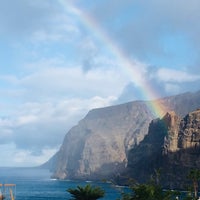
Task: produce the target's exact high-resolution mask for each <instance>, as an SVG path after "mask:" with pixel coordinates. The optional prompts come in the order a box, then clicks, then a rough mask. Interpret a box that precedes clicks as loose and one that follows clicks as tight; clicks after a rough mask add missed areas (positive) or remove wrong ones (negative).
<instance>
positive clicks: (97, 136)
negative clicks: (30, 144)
mask: <svg viewBox="0 0 200 200" xmlns="http://www.w3.org/2000/svg"><path fill="white" fill-rule="evenodd" d="M157 101H159V103H160V104H162V105H163V106H165V107H167V109H168V110H174V111H175V112H176V113H178V115H179V116H184V115H185V114H186V113H188V112H190V111H192V110H195V109H196V108H198V107H199V106H200V92H197V93H186V94H181V95H177V96H172V97H168V98H164V99H159V100H157ZM149 103H150V102H144V101H135V102H130V103H126V104H123V105H117V106H111V107H107V108H100V109H94V110H91V111H90V112H89V113H88V114H87V115H86V117H85V118H84V119H82V120H81V121H80V122H79V123H78V125H77V126H74V127H73V128H72V129H71V130H70V131H69V132H68V133H67V134H66V136H65V139H64V141H63V144H62V146H61V148H60V150H59V152H58V153H57V154H56V155H55V156H54V157H53V158H52V159H50V160H49V162H47V163H46V164H45V166H46V167H48V168H50V169H51V170H52V171H53V177H55V178H61V179H66V178H70V179H90V180H91V179H102V178H106V179H109V178H113V177H116V175H117V177H119V176H120V175H121V174H123V172H124V170H125V169H126V168H127V164H128V169H129V170H130V169H131V168H132V170H131V173H132V174H133V175H134V174H136V175H138V177H140V178H141V180H145V178H146V177H147V175H149V174H150V173H151V170H153V168H157V167H159V166H161V165H163V164H162V163H163V162H164V159H163V157H162V156H164V157H165V158H166V157H168V156H169V157H170V155H169V152H170V153H173V152H177V151H178V150H179V149H180V148H181V146H184V145H186V143H187V142H186V141H189V139H188V137H187V136H186V135H184V136H182V139H181V134H180V131H179V126H183V127H184V126H185V127H186V126H187V125H184V122H182V121H183V120H182V121H181V119H180V117H178V116H177V115H176V114H175V113H173V112H172V113H171V112H169V113H168V114H167V115H166V116H165V123H164V121H163V120H159V119H157V120H153V121H152V119H153V118H154V116H153V114H152V112H151V110H150V109H149V106H148V104H149ZM154 103H155V102H154ZM151 121H152V122H151ZM180 121H181V123H180V124H181V125H179V122H180ZM150 122H151V123H150ZM149 124H150V125H149ZM147 134H148V135H147ZM146 135H147V137H145V136H146ZM144 137H145V140H143V139H144ZM193 139H194V141H196V140H197V136H195V134H193ZM183 140H184V141H185V142H184V143H182V142H180V141H183ZM192 144H193V145H194V146H195V144H196V143H192ZM187 145H189V144H187ZM167 162H170V161H169V159H168V160H167ZM172 162H173V161H172ZM128 175H129V176H130V174H128ZM148 177H149V176H148Z"/></svg>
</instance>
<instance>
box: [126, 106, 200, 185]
mask: <svg viewBox="0 0 200 200" xmlns="http://www.w3.org/2000/svg"><path fill="white" fill-rule="evenodd" d="M128 161H129V162H128V167H127V171H126V173H125V174H124V175H126V176H129V177H130V176H131V177H132V178H134V179H136V180H138V181H147V180H148V179H149V178H150V176H151V175H152V174H153V173H154V170H155V169H161V174H162V178H161V181H162V185H163V186H165V187H167V188H184V186H185V185H184V184H185V183H187V181H188V180H187V178H186V177H187V174H188V172H189V170H191V169H193V168H197V169H199V168H200V110H196V111H193V112H190V113H189V114H187V115H186V116H185V117H184V118H182V119H181V118H180V117H179V116H177V115H176V114H175V112H168V113H167V114H166V115H165V116H164V117H163V119H161V120H160V119H158V120H154V121H152V122H151V123H150V126H149V132H148V134H147V135H146V137H145V138H144V140H143V141H142V142H141V143H140V144H139V145H138V146H137V147H136V148H134V149H132V150H131V151H130V152H129V157H128Z"/></svg>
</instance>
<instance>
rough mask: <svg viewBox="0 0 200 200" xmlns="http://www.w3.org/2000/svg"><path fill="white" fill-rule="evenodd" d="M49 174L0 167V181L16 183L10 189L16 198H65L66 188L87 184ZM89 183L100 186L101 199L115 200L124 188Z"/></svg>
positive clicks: (35, 170) (55, 199)
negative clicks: (102, 194) (103, 194)
mask: <svg viewBox="0 0 200 200" xmlns="http://www.w3.org/2000/svg"><path fill="white" fill-rule="evenodd" d="M50 176H51V174H50V173H49V171H48V170H44V169H31V168H0V183H3V184H7V183H13V184H16V188H13V189H12V190H13V192H14V193H15V199H16V200H33V199H34V200H37V199H40V200H47V199H49V200H51V199H54V200H57V199H59V200H67V199H70V198H71V196H70V194H69V193H68V192H67V191H66V190H67V189H68V188H76V187H77V185H81V186H84V185H86V184H88V182H78V181H69V180H65V181H61V180H55V179H51V178H50ZM90 184H91V185H94V186H100V187H101V188H103V189H104V190H105V192H106V194H105V197H104V198H101V199H102V200H111V199H112V200H115V199H117V198H119V197H120V196H121V192H122V190H124V188H120V187H115V186H113V185H112V184H109V183H101V182H98V183H97V182H90ZM6 199H9V198H8V197H7V198H6Z"/></svg>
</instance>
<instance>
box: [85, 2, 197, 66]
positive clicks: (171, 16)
mask: <svg viewBox="0 0 200 200" xmlns="http://www.w3.org/2000/svg"><path fill="white" fill-rule="evenodd" d="M87 12H88V13H90V15H91V16H92V17H93V18H94V19H96V20H97V22H98V23H100V24H101V25H102V26H103V27H104V28H105V29H106V30H107V31H108V32H109V33H110V34H111V36H110V37H112V38H114V41H116V43H118V45H120V46H121V48H123V49H124V50H125V52H126V53H127V54H129V55H130V56H134V57H136V58H138V59H141V60H143V61H144V60H146V61H147V62H148V61H149V57H152V56H154V57H155V56H156V57H162V58H163V60H165V61H167V60H169V59H171V57H172V56H174V58H176V57H177V56H179V52H178V50H179V49H178V48H177V53H176V51H175V50H174V51H173V52H172V53H173V54H174V55H169V54H168V52H166V50H165V46H163V44H162V40H163V38H164V37H166V36H168V35H171V34H175V35H178V36H179V35H180V36H183V37H185V39H186V40H187V42H188V43H189V45H191V48H193V49H190V51H191V50H192V51H193V52H192V53H193V54H195V52H199V51H200V39H199V34H200V23H199V18H200V1H198V0H192V1H186V0H184V1H180V0H164V1H160V0H150V1H145V0H140V1H139V0H137V1H122V0H119V1H117V2H116V3H114V4H113V1H112V0H109V1H106V2H105V1H102V2H100V3H98V4H96V6H93V7H92V9H90V10H87ZM122 13H123V14H124V13H127V16H126V15H125V17H124V15H123V16H122ZM120 20H122V21H123V23H120ZM124 20H125V22H124ZM116 24H117V26H116ZM174 48H175V47H174ZM186 53H188V54H189V53H190V52H189V51H188V52H186ZM183 59H184V58H183ZM195 59H197V56H194V58H193V60H192V61H191V62H192V63H189V64H195ZM171 63H172V64H174V65H175V62H172V61H171ZM152 64H153V63H152ZM186 64H188V63H186Z"/></svg>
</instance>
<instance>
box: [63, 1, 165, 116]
mask: <svg viewBox="0 0 200 200" xmlns="http://www.w3.org/2000/svg"><path fill="white" fill-rule="evenodd" d="M59 3H60V4H61V6H62V7H63V8H64V9H65V10H66V11H67V12H69V13H72V14H73V15H75V16H76V17H78V19H79V20H80V21H81V23H82V24H83V25H84V26H86V27H87V29H89V30H90V31H91V32H93V33H94V32H95V36H96V37H97V38H98V39H99V40H100V41H101V42H102V43H103V44H105V46H106V48H108V50H109V52H111V53H112V55H113V56H114V57H115V58H116V59H117V61H118V63H119V66H121V68H122V71H123V72H124V73H126V75H127V76H129V78H130V79H131V80H132V82H134V84H135V85H136V86H137V87H139V88H140V91H141V94H142V95H143V97H144V99H147V100H148V101H146V102H147V105H148V107H149V108H150V109H151V111H152V113H153V114H154V116H155V117H160V118H161V117H163V115H164V114H165V113H166V111H167V108H166V107H165V105H164V104H163V103H162V102H161V101H159V100H155V99H157V98H158V96H159V95H158V94H157V93H156V92H155V90H154V88H153V87H152V86H151V85H150V84H149V82H148V83H147V82H146V81H145V80H143V78H142V74H141V68H144V65H143V64H142V63H140V62H138V61H136V60H131V59H129V57H128V56H127V55H126V54H125V52H124V51H123V50H122V49H121V48H120V47H119V46H118V45H117V44H116V42H115V41H113V40H112V39H111V38H110V37H109V34H107V33H106V32H105V30H103V29H102V27H101V26H100V25H99V24H98V23H97V22H96V21H95V20H94V19H93V18H92V17H91V16H89V15H88V14H87V13H85V12H83V11H82V10H80V9H78V8H77V7H75V6H74V5H73V4H72V3H71V1H66V0H59Z"/></svg>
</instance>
